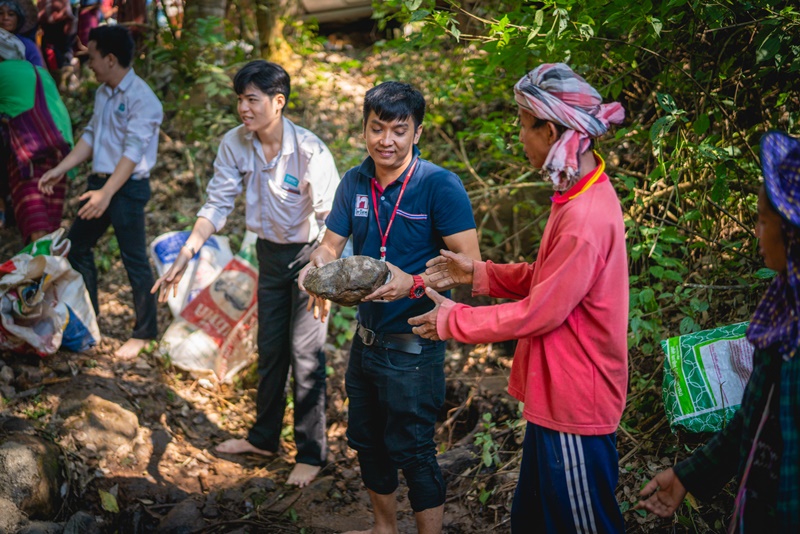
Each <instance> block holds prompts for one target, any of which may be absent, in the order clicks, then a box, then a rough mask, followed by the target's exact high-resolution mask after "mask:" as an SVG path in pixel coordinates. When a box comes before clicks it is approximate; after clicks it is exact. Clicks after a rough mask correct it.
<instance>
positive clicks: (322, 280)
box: [303, 256, 389, 306]
mask: <svg viewBox="0 0 800 534" xmlns="http://www.w3.org/2000/svg"><path fill="white" fill-rule="evenodd" d="M388 277H389V268H388V267H387V266H386V263H384V262H382V261H380V260H376V259H375V258H370V257H369V256H350V257H349V258H343V259H341V260H336V261H332V262H330V263H329V264H327V265H324V266H323V267H319V268H318V269H312V270H311V271H309V272H308V276H306V279H305V281H304V282H303V285H304V286H305V288H306V289H307V290H308V291H310V292H311V293H314V294H315V295H319V296H320V297H322V298H325V299H328V300H331V301H333V302H335V303H336V304H340V305H342V306H355V305H356V304H358V303H359V302H361V299H362V298H364V297H366V296H367V295H369V294H370V293H372V292H373V291H375V290H376V289H378V288H379V287H380V286H382V285H383V284H385V283H386V282H387V281H388V280H387V278H388Z"/></svg>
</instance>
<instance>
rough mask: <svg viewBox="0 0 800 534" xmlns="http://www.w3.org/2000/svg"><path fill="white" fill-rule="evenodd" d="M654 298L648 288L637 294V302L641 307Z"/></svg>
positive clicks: (654, 295)
mask: <svg viewBox="0 0 800 534" xmlns="http://www.w3.org/2000/svg"><path fill="white" fill-rule="evenodd" d="M655 298H656V294H655V292H653V290H652V289H650V288H645V289H642V291H641V293H639V302H640V303H641V304H642V305H647V304H649V303H651V302H653V301H654V300H655Z"/></svg>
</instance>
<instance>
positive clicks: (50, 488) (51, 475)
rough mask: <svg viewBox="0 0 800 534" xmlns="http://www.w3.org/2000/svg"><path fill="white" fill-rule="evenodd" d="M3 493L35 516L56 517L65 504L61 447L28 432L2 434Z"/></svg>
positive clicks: (0, 484)
mask: <svg viewBox="0 0 800 534" xmlns="http://www.w3.org/2000/svg"><path fill="white" fill-rule="evenodd" d="M0 441H1V442H2V443H0V497H2V498H5V499H8V500H9V501H11V502H12V503H13V504H14V505H15V506H16V507H17V508H19V509H20V510H21V511H22V512H24V513H25V514H27V515H28V517H31V518H33V519H52V518H53V517H55V515H56V514H57V513H58V509H59V507H60V506H61V495H60V492H59V488H60V487H61V482H62V480H61V465H60V462H59V458H60V456H59V449H58V448H57V447H56V446H55V445H53V444H52V443H50V442H48V441H45V440H43V439H41V438H39V437H36V436H30V435H26V434H17V433H12V434H7V435H5V436H4V437H2V438H0Z"/></svg>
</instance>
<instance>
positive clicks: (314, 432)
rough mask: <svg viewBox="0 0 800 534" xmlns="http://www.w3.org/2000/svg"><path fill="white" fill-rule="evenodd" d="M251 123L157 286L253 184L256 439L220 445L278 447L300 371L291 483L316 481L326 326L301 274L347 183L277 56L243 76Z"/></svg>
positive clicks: (233, 137)
mask: <svg viewBox="0 0 800 534" xmlns="http://www.w3.org/2000/svg"><path fill="white" fill-rule="evenodd" d="M233 84H234V90H235V91H236V93H237V94H238V95H239V105H238V110H239V116H240V118H241V119H242V125H241V126H238V127H236V128H234V129H233V130H231V131H229V132H228V133H227V134H225V136H224V137H223V139H222V142H221V143H220V146H219V150H218V151H217V159H216V161H215V162H214V177H213V179H212V180H211V182H210V183H209V185H208V201H207V202H206V204H205V205H204V206H203V207H202V208H201V209H200V211H199V212H198V214H197V216H198V217H197V221H196V222H195V225H194V228H193V230H192V233H191V235H190V236H189V237H188V238H187V240H186V243H185V244H184V246H183V248H182V249H181V252H180V254H179V256H178V258H177V259H176V260H175V263H174V264H173V266H172V268H171V269H170V270H169V271H168V272H167V273H166V274H165V275H164V276H163V277H161V278H160V279H159V280H158V282H156V285H155V286H154V287H153V291H154V292H155V291H157V290H158V288H159V287H160V288H161V294H160V297H159V300H161V301H166V298H167V294H168V292H169V290H170V288H173V287H176V286H177V284H178V282H180V279H181V277H182V276H183V273H184V271H185V270H186V265H187V264H188V261H189V259H191V258H192V256H194V254H195V253H196V252H197V251H198V250H199V249H200V247H201V246H203V243H205V242H206V240H207V239H208V238H209V237H210V236H211V234H213V233H215V232H219V231H220V230H221V229H222V228H223V226H224V225H225V221H226V218H227V216H228V215H229V214H230V213H231V211H232V210H233V207H234V200H235V198H236V197H237V196H238V195H239V194H240V193H241V192H242V191H243V190H244V194H245V218H246V224H247V229H248V230H251V231H253V232H255V233H256V234H258V241H257V244H256V249H257V253H258V263H259V282H258V373H259V375H260V381H259V385H258V393H257V398H256V408H257V411H258V414H257V418H256V422H255V423H254V425H253V427H252V428H251V429H250V432H249V434H248V436H247V439H230V440H227V441H225V442H223V443H221V444H220V445H218V446H217V451H218V452H223V453H230V454H239V453H256V454H262V455H267V456H268V455H271V454H273V453H275V452H276V451H277V450H278V445H279V442H280V435H281V429H282V427H283V414H284V411H285V408H286V394H285V391H286V387H285V386H286V379H287V373H288V370H289V366H290V364H291V367H292V374H293V378H294V383H293V393H294V438H295V443H296V445H297V455H296V457H295V467H294V469H293V470H292V472H291V474H290V475H289V479H288V483H289V484H294V485H297V486H300V487H303V486H306V485H307V484H308V483H309V482H311V481H312V480H313V479H314V477H316V475H317V473H318V472H319V470H320V469H321V467H322V466H323V465H324V464H325V461H326V456H327V450H328V448H327V440H326V434H325V432H326V428H325V353H324V351H323V346H324V344H325V334H326V330H327V325H325V324H323V323H321V322H318V321H315V320H314V317H313V316H311V315H310V314H308V313H306V311H305V308H306V304H307V302H308V298H309V297H308V295H307V294H306V293H304V292H302V291H300V290H299V289H298V287H297V283H296V280H297V275H298V273H299V272H300V269H302V268H303V267H304V266H305V265H306V264H307V263H308V258H309V256H310V255H311V251H312V250H313V249H314V248H315V247H316V245H317V243H318V242H319V241H320V240H321V239H322V236H323V235H324V231H325V218H326V217H327V215H328V213H329V212H330V210H331V205H332V203H333V197H334V193H335V191H336V187H337V186H338V185H339V172H338V171H337V170H336V164H335V163H334V161H333V157H332V156H331V153H330V151H329V150H328V148H327V147H326V146H325V144H324V143H323V142H322V141H321V140H320V139H319V138H318V137H317V136H316V135H314V134H313V133H312V132H310V131H308V130H306V129H304V128H301V127H299V126H297V125H295V124H294V123H292V122H291V121H290V120H289V119H287V118H285V117H284V116H283V109H284V107H285V106H286V103H287V101H288V98H289V92H290V80H289V75H288V74H287V73H286V71H285V70H284V69H283V68H282V67H280V66H279V65H276V64H274V63H269V62H267V61H263V60H258V61H252V62H250V63H248V64H247V65H245V66H244V67H243V68H242V69H241V70H240V71H239V72H238V73H237V74H236V77H235V78H234V81H233Z"/></svg>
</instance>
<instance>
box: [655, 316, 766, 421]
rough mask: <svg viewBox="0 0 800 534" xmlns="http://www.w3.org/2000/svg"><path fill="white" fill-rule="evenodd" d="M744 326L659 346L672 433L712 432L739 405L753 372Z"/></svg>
mask: <svg viewBox="0 0 800 534" xmlns="http://www.w3.org/2000/svg"><path fill="white" fill-rule="evenodd" d="M747 325H748V323H746V322H744V323H738V324H733V325H728V326H722V327H719V328H714V329H712V330H703V331H702V332H695V333H692V334H686V335H683V336H677V337H671V338H669V339H666V340H662V341H661V347H662V348H663V349H664V353H665V354H666V358H664V382H663V386H662V388H663V395H664V408H665V410H666V412H667V419H668V420H669V424H670V427H671V428H672V430H673V431H675V430H676V427H682V428H684V429H686V430H688V431H690V432H716V431H718V430H721V429H722V428H723V427H724V426H725V424H726V423H727V422H728V421H730V419H731V418H732V417H733V414H734V413H735V412H736V410H737V409H738V408H739V406H740V405H741V402H742V394H743V393H744V388H745V386H746V385H747V381H748V380H749V379H750V373H751V372H752V371H753V346H752V345H750V343H749V342H748V341H747V339H746V338H745V337H744V336H745V331H746V330H747Z"/></svg>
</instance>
